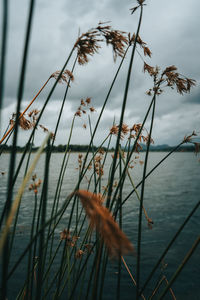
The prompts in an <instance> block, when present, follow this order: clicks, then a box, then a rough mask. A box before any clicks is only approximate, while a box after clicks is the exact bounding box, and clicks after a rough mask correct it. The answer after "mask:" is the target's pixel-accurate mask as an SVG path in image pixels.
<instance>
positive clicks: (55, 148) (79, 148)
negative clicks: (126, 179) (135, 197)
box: [0, 144, 194, 152]
mask: <svg viewBox="0 0 200 300" xmlns="http://www.w3.org/2000/svg"><path fill="white" fill-rule="evenodd" d="M141 146H142V150H141V152H143V151H146V148H147V146H146V145H145V144H142V145H141ZM174 147H175V146H174ZM174 147H173V146H169V145H167V144H163V145H151V146H150V151H165V152H169V151H171V150H173V149H174ZM11 149H12V146H8V145H4V144H3V145H0V151H2V152H10V151H11ZM24 149H25V146H23V147H20V146H17V152H23V151H24ZM29 149H30V146H29ZM37 149H38V147H34V146H33V147H32V151H37ZM65 149H66V145H58V146H53V149H52V151H53V152H65ZM97 149H98V147H97V146H94V147H93V151H96V150H97ZM103 149H104V150H106V148H104V147H103ZM69 150H70V151H72V152H86V151H87V150H88V145H69ZM90 151H92V148H91V147H90ZM109 151H114V148H111V149H110V150H109ZM176 151H177V152H192V151H194V145H190V146H188V145H184V146H181V147H179V148H178V150H176Z"/></svg>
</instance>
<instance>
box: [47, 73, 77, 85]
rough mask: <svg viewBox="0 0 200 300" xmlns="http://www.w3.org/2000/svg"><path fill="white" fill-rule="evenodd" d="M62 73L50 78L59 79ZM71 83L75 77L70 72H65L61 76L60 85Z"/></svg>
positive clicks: (54, 74)
mask: <svg viewBox="0 0 200 300" xmlns="http://www.w3.org/2000/svg"><path fill="white" fill-rule="evenodd" d="M60 72H61V71H56V72H54V73H53V74H51V76H50V78H55V79H56V80H57V79H58V77H59V75H60ZM70 81H74V75H73V74H72V72H71V71H69V70H64V71H63V72H62V74H61V77H60V79H59V80H58V82H59V83H63V82H66V83H67V84H68V85H69V82H70Z"/></svg>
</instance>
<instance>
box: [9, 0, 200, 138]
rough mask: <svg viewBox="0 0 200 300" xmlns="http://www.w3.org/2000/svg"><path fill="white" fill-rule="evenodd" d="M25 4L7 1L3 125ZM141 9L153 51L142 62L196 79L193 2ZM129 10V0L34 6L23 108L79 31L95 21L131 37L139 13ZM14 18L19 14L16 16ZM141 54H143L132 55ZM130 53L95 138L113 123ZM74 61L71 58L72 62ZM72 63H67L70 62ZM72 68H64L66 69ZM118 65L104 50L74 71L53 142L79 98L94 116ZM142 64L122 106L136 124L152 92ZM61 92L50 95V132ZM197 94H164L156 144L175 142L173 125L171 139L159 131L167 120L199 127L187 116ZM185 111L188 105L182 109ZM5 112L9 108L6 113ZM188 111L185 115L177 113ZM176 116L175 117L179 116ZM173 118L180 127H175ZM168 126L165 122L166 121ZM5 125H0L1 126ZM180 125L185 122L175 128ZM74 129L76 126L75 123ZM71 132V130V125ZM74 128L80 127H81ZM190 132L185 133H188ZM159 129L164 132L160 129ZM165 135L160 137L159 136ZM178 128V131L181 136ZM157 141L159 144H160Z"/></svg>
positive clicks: (199, 47) (199, 44)
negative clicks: (89, 99) (90, 104)
mask: <svg viewBox="0 0 200 300" xmlns="http://www.w3.org/2000/svg"><path fill="white" fill-rule="evenodd" d="M27 3H28V2H27V1H25V0H20V1H19V0H18V1H12V2H10V9H11V12H10V19H9V20H10V24H9V25H10V26H9V28H10V29H9V41H8V53H7V66H6V67H7V71H6V88H5V101H4V111H5V112H6V113H5V114H4V119H5V120H6V118H7V120H8V119H9V114H10V113H11V111H13V106H12V105H11V104H12V103H13V102H14V101H16V94H17V87H18V81H19V74H20V65H21V59H22V51H23V43H24V35H25V24H26V21H27V12H28V4H27ZM146 3H147V6H145V7H144V15H143V22H142V26H141V37H142V39H143V40H144V41H145V42H147V45H148V46H149V48H150V49H151V50H152V52H153V56H152V59H149V58H146V57H144V59H145V61H147V63H148V64H150V65H153V66H155V65H159V66H160V67H161V68H165V67H166V66H169V65H172V64H175V65H176V66H177V67H178V70H179V71H180V73H182V74H184V75H186V76H187V77H190V78H194V79H196V80H197V81H198V80H200V76H199V69H200V63H199V52H200V38H199V33H198V28H199V25H200V24H199V23H200V21H199V17H198V12H199V9H200V3H199V2H198V1H192V2H191V3H188V2H187V1H183V0H178V1H160V0H155V1H146ZM135 5H136V1H120V0H109V1H105V0H102V1H92V0H86V1H84V2H83V1H81V0H76V1H69V0H68V1H65V0H60V1H49V0H48V1H47V0H42V1H36V9H35V14H34V23H33V30H32V35H31V43H30V51H29V57H28V66H27V74H26V75H27V76H26V82H25V91H24V101H29V100H31V98H32V97H33V96H34V95H35V94H36V93H37V91H38V90H39V89H40V87H41V86H42V85H43V84H44V82H45V81H46V80H47V78H48V77H49V76H50V75H51V74H52V73H53V72H54V71H56V70H60V69H61V68H62V66H63V64H64V62H65V60H66V58H67V56H68V54H69V52H70V50H71V48H72V46H73V44H74V42H75V40H76V38H77V36H78V30H79V28H80V30H81V32H86V31H87V30H88V29H89V28H91V27H94V26H96V24H97V23H98V22H99V21H100V20H101V21H112V23H111V25H112V26H113V28H117V29H120V30H124V31H127V32H128V31H131V32H134V31H136V28H137V22H138V16H139V12H138V11H137V12H136V13H135V14H133V15H131V14H130V11H129V9H130V8H131V7H133V6H135ZM16 12H20V13H16ZM138 50H139V51H140V53H141V54H142V50H141V49H140V48H138ZM129 57H130V54H129V55H128V56H127V59H126V61H125V63H124V65H123V68H122V70H121V71H120V74H119V78H118V79H117V81H116V84H115V86H114V87H113V90H112V92H111V95H110V99H109V101H108V104H107V107H106V109H107V113H106V114H105V115H106V116H107V117H106V118H103V119H102V125H101V126H102V127H101V128H102V129H101V130H102V131H101V132H102V135H103V132H104V130H105V129H106V128H107V127H109V126H110V125H109V124H110V123H112V120H113V117H114V114H115V115H116V118H118V117H119V112H120V108H119V107H120V104H121V102H122V100H123V93H124V86H125V80H126V74H127V68H128V63H129ZM74 58H75V55H74V56H73V59H74ZM73 59H72V61H73ZM72 61H71V63H70V64H69V65H68V66H67V68H68V69H70V68H71V67H72ZM119 62H120V59H118V60H117V62H116V64H113V57H112V49H111V48H110V47H106V46H105V47H103V48H102V49H101V51H99V54H96V55H95V56H94V57H91V59H90V61H89V63H88V64H87V65H85V66H78V65H77V66H76V69H75V72H74V76H75V81H74V83H72V84H71V88H70V91H69V94H68V96H67V104H66V107H68V111H67V109H66V110H65V112H64V113H65V114H64V117H63V119H62V121H61V127H60V132H59V138H58V142H62V133H63V129H64V128H65V126H66V123H65V120H67V124H69V122H70V118H71V116H72V115H73V113H74V111H75V110H76V108H77V106H78V105H79V101H80V99H81V98H84V97H87V96H89V97H92V101H93V105H94V106H95V108H97V109H98V110H99V109H100V108H101V106H102V104H103V101H104V99H105V96H106V94H107V92H108V89H109V85H110V83H111V82H112V79H113V76H114V74H115V72H116V69H117V66H118V64H119ZM142 68H143V61H142V60H141V58H140V57H139V56H138V55H137V53H136V56H135V60H134V65H133V73H132V77H131V83H130V89H129V94H128V100H127V112H126V120H127V122H130V123H131V122H133V121H134V120H136V121H137V122H141V120H142V118H143V117H144V114H145V111H146V109H147V107H148V104H149V101H150V99H149V98H148V97H147V96H146V95H145V91H146V90H147V89H148V88H150V87H152V80H151V78H149V76H148V75H147V74H143V72H142ZM53 82H54V79H51V81H50V82H49V84H48V86H47V87H46V88H45V90H44V91H43V92H42V93H41V95H40V96H39V98H38V99H37V102H36V103H35V104H34V106H36V107H41V106H42V104H43V102H44V101H45V99H46V97H47V95H48V93H49V91H50V89H51V87H52V85H53ZM65 88H66V86H65V85H58V87H57V88H56V90H55V92H54V93H53V95H52V99H51V100H50V102H49V104H48V107H49V111H48V114H47V115H46V119H45V121H46V123H47V124H46V125H48V126H50V127H52V128H53V127H54V124H55V122H56V114H57V113H53V112H54V109H55V106H56V107H59V105H61V101H62V99H63V95H64V91H65ZM198 95H199V93H198V92H197V91H196V90H194V92H193V91H191V95H185V96H183V97H182V96H180V95H178V94H177V93H176V92H175V91H170V90H166V91H165V92H164V93H163V95H161V96H160V97H158V99H157V108H156V118H157V119H156V120H157V121H156V122H157V124H158V127H159V129H160V130H161V133H160V134H159V132H157V131H156V130H157V129H156V128H155V132H156V134H157V136H158V140H160V139H161V136H162V137H166V139H167V141H169V143H170V141H171V142H172V141H174V142H175V140H176V136H179V135H180V134H182V132H180V129H179V126H178V125H177V126H176V128H175V129H174V131H175V132H173V137H172V134H171V135H170V134H169V135H167V134H166V132H169V131H170V132H171V130H169V128H170V126H172V122H171V121H172V117H173V118H174V119H175V118H176V117H177V120H178V122H179V121H180V120H182V119H183V118H185V119H186V118H188V123H187V124H188V126H187V127H188V128H187V129H190V128H191V129H195V128H194V127H195V126H197V127H198V126H199V125H198V122H196V120H194V118H193V117H192V114H193V113H194V108H196V107H198V104H199V97H198ZM189 104H192V105H189ZM11 108H12V109H11ZM183 111H187V114H186V113H184V114H182V112H183ZM180 116H182V117H180ZM179 117H180V120H179ZM169 120H170V121H169ZM5 123H6V121H5ZM180 123H181V124H182V123H183V124H182V125H181V126H184V122H182V121H180ZM77 124H78V123H77ZM77 126H78V125H77ZM80 126H81V124H80ZM189 127H190V128H189ZM162 128H163V129H162ZM166 128H167V130H166ZM184 130H185V129H183V132H184ZM162 140H163V142H164V138H162Z"/></svg>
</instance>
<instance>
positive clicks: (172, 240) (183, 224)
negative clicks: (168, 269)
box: [139, 201, 200, 295]
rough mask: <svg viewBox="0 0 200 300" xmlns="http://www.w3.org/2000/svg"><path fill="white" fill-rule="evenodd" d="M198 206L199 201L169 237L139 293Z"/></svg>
mask: <svg viewBox="0 0 200 300" xmlns="http://www.w3.org/2000/svg"><path fill="white" fill-rule="evenodd" d="M199 206H200V201H198V202H197V204H196V205H195V206H194V208H193V209H192V210H191V212H190V213H189V215H188V216H187V218H186V219H185V221H184V222H183V223H182V224H181V226H180V227H179V228H178V230H177V231H176V233H175V235H174V236H173V238H172V239H171V241H170V242H169V244H168V245H167V247H166V248H165V250H164V251H163V253H162V254H161V256H160V257H159V259H158V261H157V263H156V264H155V265H154V267H153V269H152V271H151V273H150V274H149V276H148V278H147V279H146V281H145V283H144V285H143V287H142V288H141V290H140V293H139V295H141V293H142V292H143V291H144V290H145V288H146V286H147V284H148V283H149V281H150V280H151V278H152V276H153V274H154V273H155V271H156V270H157V268H158V267H159V266H160V264H161V262H162V260H163V259H164V257H165V255H166V254H167V252H168V251H169V249H170V248H171V246H172V245H173V243H174V242H175V240H176V239H177V237H178V236H179V235H180V233H181V231H182V230H183V228H184V227H185V225H186V224H187V223H188V221H189V220H190V219H191V217H192V216H193V214H194V213H195V211H196V210H197V209H198V208H199Z"/></svg>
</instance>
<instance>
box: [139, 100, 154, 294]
mask: <svg viewBox="0 0 200 300" xmlns="http://www.w3.org/2000/svg"><path fill="white" fill-rule="evenodd" d="M155 106H156V96H155V99H154V104H153V111H152V118H151V126H150V132H149V137H148V142H147V150H146V155H145V161H144V169H143V179H142V188H141V196H140V209H139V220H138V238H137V266H136V274H137V275H136V282H137V286H136V300H137V299H139V288H140V260H141V237H142V210H143V201H144V187H145V176H146V170H147V162H148V156H149V147H150V143H151V135H152V130H153V121H154V115H155Z"/></svg>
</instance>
